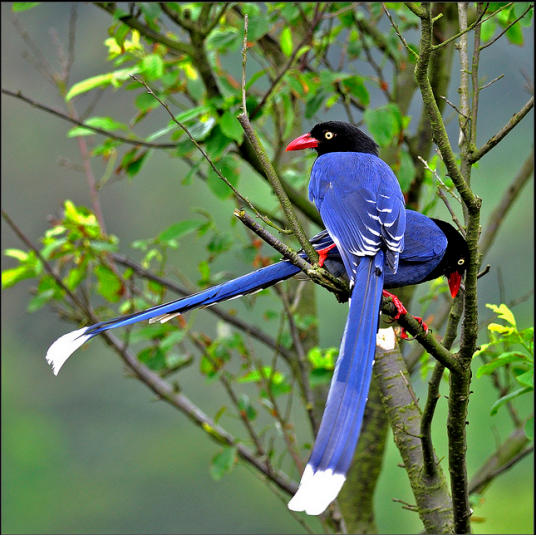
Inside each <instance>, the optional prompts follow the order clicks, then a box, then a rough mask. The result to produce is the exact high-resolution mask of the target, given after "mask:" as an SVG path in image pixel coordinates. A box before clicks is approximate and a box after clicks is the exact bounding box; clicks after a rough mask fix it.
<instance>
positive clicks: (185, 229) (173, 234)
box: [158, 219, 203, 242]
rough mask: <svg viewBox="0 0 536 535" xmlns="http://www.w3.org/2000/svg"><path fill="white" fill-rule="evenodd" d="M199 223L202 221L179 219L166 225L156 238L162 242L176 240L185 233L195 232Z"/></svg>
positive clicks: (201, 223)
mask: <svg viewBox="0 0 536 535" xmlns="http://www.w3.org/2000/svg"><path fill="white" fill-rule="evenodd" d="M201 225H203V222H202V221H198V220H196V219H185V220H184V221H179V222H178V223H175V224H173V225H171V226H170V227H168V228H167V229H166V230H164V231H162V232H161V233H160V234H159V235H158V239H159V240H160V241H162V242H169V241H171V240H178V239H179V238H182V237H183V236H186V235H187V234H191V233H192V232H195V231H196V230H197V229H198V228H199V227H200V226H201Z"/></svg>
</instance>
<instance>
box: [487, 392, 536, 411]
mask: <svg viewBox="0 0 536 535" xmlns="http://www.w3.org/2000/svg"><path fill="white" fill-rule="evenodd" d="M533 390H534V389H533V388H530V387H528V386H526V387H524V388H520V389H519V390H515V391H514V392H510V393H509V394H506V396H503V397H502V398H500V399H498V400H497V401H496V402H495V403H494V404H493V406H492V407H491V411H490V414H491V416H494V415H495V414H497V411H498V410H499V409H500V408H501V407H502V406H503V405H504V404H505V403H508V402H509V401H512V400H513V399H514V398H517V397H519V396H521V395H523V394H526V393H527V392H532V391H533Z"/></svg>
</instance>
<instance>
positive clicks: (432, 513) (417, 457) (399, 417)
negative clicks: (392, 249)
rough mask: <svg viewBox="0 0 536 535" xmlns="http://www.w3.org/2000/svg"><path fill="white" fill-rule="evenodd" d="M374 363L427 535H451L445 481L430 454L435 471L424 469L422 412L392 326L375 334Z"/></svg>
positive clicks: (384, 402) (450, 508) (437, 464)
mask: <svg viewBox="0 0 536 535" xmlns="http://www.w3.org/2000/svg"><path fill="white" fill-rule="evenodd" d="M375 360H376V362H375V365H374V370H373V374H374V377H375V379H376V380H377V382H378V386H379V389H380V393H381V397H382V402H383V405H384V407H385V410H386V412H387V414H388V416H389V423H390V424H391V429H392V431H393V436H394V439H395V442H396V445H397V448H398V449H399V451H400V454H401V456H402V460H403V461H404V467H405V469H406V472H407V473H408V477H409V481H410V485H411V489H412V491H413V496H414V497H415V500H416V503H417V512H418V513H419V517H420V518H421V520H422V522H423V524H424V527H425V530H426V533H454V528H453V525H452V501H451V498H450V495H449V491H448V486H447V481H446V478H445V476H444V474H443V471H442V469H441V466H440V465H439V460H438V459H437V456H435V454H434V453H433V452H432V455H433V457H434V463H435V465H436V470H435V471H433V474H427V473H426V472H425V471H424V470H423V450H422V441H421V436H420V427H421V413H420V410H419V407H418V406H417V405H416V403H415V399H416V397H415V393H414V392H413V389H412V387H411V383H410V382H409V374H408V371H407V369H406V366H405V364H404V360H403V358H402V355H401V354H400V350H399V348H398V346H397V345H396V343H395V335H394V331H393V329H392V328H391V327H390V328H389V329H380V331H379V333H378V337H377V343H376V356H375Z"/></svg>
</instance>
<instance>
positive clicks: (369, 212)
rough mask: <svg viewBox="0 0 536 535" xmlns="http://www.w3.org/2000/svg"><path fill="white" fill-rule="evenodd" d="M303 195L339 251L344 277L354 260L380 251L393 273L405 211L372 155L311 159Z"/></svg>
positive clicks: (391, 179)
mask: <svg viewBox="0 0 536 535" xmlns="http://www.w3.org/2000/svg"><path fill="white" fill-rule="evenodd" d="M309 197H310V198H311V200H313V201H314V202H315V204H316V206H317V208H318V211H319V212H320V215H321V216H322V221H323V222H324V224H325V225H326V228H327V230H328V232H329V233H330V235H331V237H332V238H333V241H334V242H335V243H336V244H337V247H338V249H339V251H340V254H341V256H342V259H343V262H344V265H345V267H346V270H347V272H348V274H349V275H350V279H352V274H353V273H355V268H356V263H357V262H358V259H356V258H355V257H362V256H366V255H371V254H375V253H376V252H377V251H379V250H380V248H382V247H383V248H384V249H385V251H386V258H387V263H388V265H389V267H390V270H391V271H392V272H396V269H397V265H398V256H399V253H400V252H401V251H402V250H403V249H404V231H405V224H406V211H405V209H404V197H403V195H402V191H401V190H400V186H399V184H398V181H397V179H396V177H395V175H394V174H393V172H392V171H391V169H390V168H389V166H388V165H387V164H386V163H385V162H383V161H382V160H381V159H380V158H378V157H377V156H374V155H373V154H362V153H355V152H334V153H329V154H324V155H322V156H320V157H318V158H317V160H316V161H315V163H314V166H313V170H312V172H311V182H310V183H309Z"/></svg>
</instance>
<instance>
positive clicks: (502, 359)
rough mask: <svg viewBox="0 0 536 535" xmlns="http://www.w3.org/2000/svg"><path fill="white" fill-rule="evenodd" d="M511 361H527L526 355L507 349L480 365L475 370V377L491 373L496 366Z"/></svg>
mask: <svg viewBox="0 0 536 535" xmlns="http://www.w3.org/2000/svg"><path fill="white" fill-rule="evenodd" d="M512 362H527V357H526V356H525V355H523V353H519V352H517V351H508V352H506V353H503V354H502V355H500V356H499V357H497V358H495V359H493V360H490V361H489V362H487V363H486V364H483V365H482V366H480V367H479V368H478V370H477V372H476V377H477V379H479V378H480V377H482V376H483V375H491V373H492V372H493V370H495V369H496V368H498V367H500V366H505V365H506V364H511V363H512Z"/></svg>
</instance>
